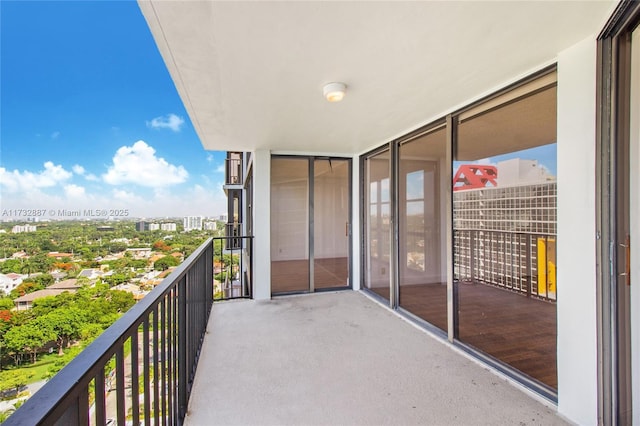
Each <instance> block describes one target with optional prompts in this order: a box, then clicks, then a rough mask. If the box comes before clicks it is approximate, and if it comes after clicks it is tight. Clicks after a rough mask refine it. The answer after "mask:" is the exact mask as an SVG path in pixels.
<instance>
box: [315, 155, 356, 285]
mask: <svg viewBox="0 0 640 426" xmlns="http://www.w3.org/2000/svg"><path fill="white" fill-rule="evenodd" d="M314 175H315V176H314V182H313V194H314V195H313V197H314V199H313V222H314V224H313V225H314V233H313V236H314V237H313V239H314V245H313V246H314V249H313V259H314V262H313V265H314V266H313V277H314V280H313V285H314V288H316V289H317V288H330V287H344V286H347V285H348V284H349V283H348V277H349V269H348V259H349V235H348V228H347V226H348V223H349V160H336V159H331V160H326V159H324V160H315V161H314Z"/></svg>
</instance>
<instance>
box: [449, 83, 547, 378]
mask: <svg viewBox="0 0 640 426" xmlns="http://www.w3.org/2000/svg"><path fill="white" fill-rule="evenodd" d="M457 133H458V139H457V143H456V152H455V154H454V164H453V173H454V179H453V227H454V247H453V249H454V282H455V286H456V292H457V298H458V299H457V300H458V304H457V307H458V309H457V315H458V318H457V320H458V335H457V336H456V337H457V338H458V339H460V340H461V341H463V342H465V343H467V344H469V345H471V346H474V347H476V348H478V349H480V350H482V351H483V352H485V353H488V354H489V355H492V356H493V357H495V358H497V359H499V360H501V361H503V362H505V363H507V364H509V365H511V366H512V367H514V368H516V369H518V370H520V371H521V372H523V373H525V374H527V375H528V376H530V377H532V378H534V379H536V380H538V381H539V382H541V383H543V384H546V385H548V386H549V387H551V388H557V372H556V303H555V300H556V274H555V270H556V258H555V244H556V178H555V175H556V145H555V142H556V88H555V86H553V87H549V88H546V89H544V90H540V91H538V92H536V93H534V94H531V95H529V96H527V97H524V98H521V99H519V100H516V101H513V102H510V103H508V104H506V105H505V106H502V107H499V108H495V109H491V110H488V111H483V112H482V113H480V114H477V115H475V116H470V117H462V118H461V119H460V122H459V124H458V129H457Z"/></svg>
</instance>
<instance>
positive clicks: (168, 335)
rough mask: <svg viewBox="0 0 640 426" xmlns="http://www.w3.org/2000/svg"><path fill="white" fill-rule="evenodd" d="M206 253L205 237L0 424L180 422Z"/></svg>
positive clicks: (199, 327)
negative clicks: (158, 283) (188, 254)
mask: <svg viewBox="0 0 640 426" xmlns="http://www.w3.org/2000/svg"><path fill="white" fill-rule="evenodd" d="M213 256H214V245H213V239H209V240H207V241H206V242H205V243H203V244H202V245H201V246H200V247H199V248H198V249H197V250H196V251H195V252H194V253H193V254H191V256H189V257H188V258H187V260H185V261H184V262H183V263H182V264H181V265H180V266H179V267H178V268H176V270H175V271H173V273H171V275H169V276H168V277H167V278H165V279H164V280H163V281H162V283H161V284H160V285H158V286H157V287H156V288H155V289H153V290H152V291H151V292H150V293H149V294H148V295H147V296H146V297H144V298H143V299H142V300H141V301H140V302H138V303H137V304H136V305H135V306H133V307H132V308H131V309H130V310H129V311H128V312H127V313H125V314H124V315H123V317H122V318H120V319H119V320H118V321H116V322H115V323H114V324H113V325H112V326H111V327H109V328H108V329H107V330H105V331H104V333H102V334H101V335H100V336H99V337H98V338H97V339H96V340H95V341H94V342H92V343H91V344H90V345H89V346H88V347H87V348H85V349H84V350H83V351H82V352H81V353H80V354H79V355H78V356H77V357H76V358H75V359H73V361H71V362H70V363H69V364H68V365H67V366H65V367H64V368H63V369H62V370H61V371H60V372H58V374H56V375H55V376H54V377H53V378H52V379H51V380H50V381H49V382H48V383H46V384H45V385H44V386H43V387H42V388H41V389H40V390H39V391H38V392H36V393H35V394H34V395H33V396H32V397H31V398H30V399H29V400H28V401H27V402H26V403H25V404H24V405H23V406H22V407H20V408H19V409H18V410H17V411H16V412H15V413H13V414H12V415H11V416H10V417H9V418H8V419H7V420H6V422H5V423H4V425H11V426H13V425H30V426H31V425H98V426H101V425H105V424H107V422H109V423H115V424H118V425H129V424H131V425H139V424H145V425H150V424H154V425H159V424H162V425H181V424H182V423H183V420H184V418H185V415H186V412H187V404H188V401H189V395H190V393H191V388H192V384H193V380H194V377H195V372H196V366H197V364H198V358H199V355H200V349H201V347H202V341H203V339H204V334H205V331H206V327H207V321H208V318H209V313H210V312H211V307H212V303H213V285H212V283H213V262H212V258H213ZM112 419H113V420H112Z"/></svg>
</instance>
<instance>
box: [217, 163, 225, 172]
mask: <svg viewBox="0 0 640 426" xmlns="http://www.w3.org/2000/svg"><path fill="white" fill-rule="evenodd" d="M215 172H216V173H224V172H225V170H224V163H222V164H218V166H217V167H216V170H215Z"/></svg>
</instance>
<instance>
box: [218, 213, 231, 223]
mask: <svg viewBox="0 0 640 426" xmlns="http://www.w3.org/2000/svg"><path fill="white" fill-rule="evenodd" d="M228 217H229V215H226V214H221V215H220V217H219V218H218V220H219V221H220V222H224V223H227V218H228Z"/></svg>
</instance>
